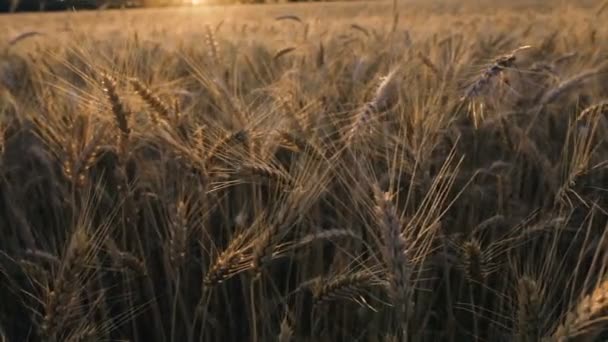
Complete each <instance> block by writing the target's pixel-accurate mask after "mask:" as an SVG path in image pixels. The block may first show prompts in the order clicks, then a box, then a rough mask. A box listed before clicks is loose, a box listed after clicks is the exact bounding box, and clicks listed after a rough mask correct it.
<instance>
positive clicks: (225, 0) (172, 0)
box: [0, 0, 331, 12]
mask: <svg viewBox="0 0 608 342" xmlns="http://www.w3.org/2000/svg"><path fill="white" fill-rule="evenodd" d="M320 1H331V0H205V3H210V4H232V3H256V4H262V3H278V2H320ZM191 3H192V0H0V12H19V11H57V10H66V9H72V8H75V9H96V8H124V7H127V8H128V7H157V6H181V5H189V4H191Z"/></svg>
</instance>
